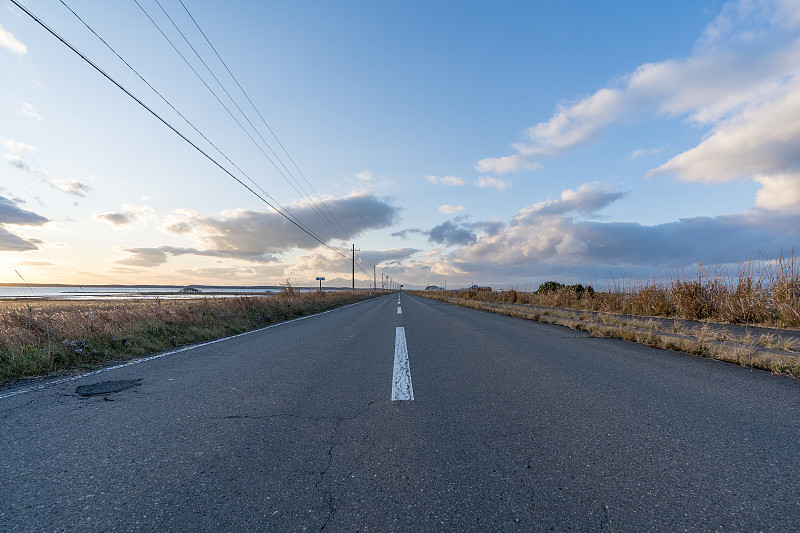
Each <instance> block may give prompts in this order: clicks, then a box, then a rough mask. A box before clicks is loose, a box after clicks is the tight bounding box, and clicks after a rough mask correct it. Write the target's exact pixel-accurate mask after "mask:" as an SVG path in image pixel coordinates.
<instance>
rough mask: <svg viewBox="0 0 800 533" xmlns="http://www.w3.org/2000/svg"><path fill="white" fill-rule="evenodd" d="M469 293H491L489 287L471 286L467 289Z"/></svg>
mask: <svg viewBox="0 0 800 533" xmlns="http://www.w3.org/2000/svg"><path fill="white" fill-rule="evenodd" d="M469 290H471V291H478V292H492V288H491V287H478V286H477V285H473V286H472V287H470V288H469Z"/></svg>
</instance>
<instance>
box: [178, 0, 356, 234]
mask: <svg viewBox="0 0 800 533" xmlns="http://www.w3.org/2000/svg"><path fill="white" fill-rule="evenodd" d="M178 1H179V2H180V4H181V5H182V6H183V9H184V10H185V11H186V14H187V15H189V18H190V19H192V22H193V23H194V25H195V26H196V27H197V29H198V31H199V32H200V34H201V35H202V36H203V38H204V39H205V40H206V42H207V43H208V46H210V47H211V49H212V50H213V51H214V54H216V56H217V59H219V61H220V63H222V65H223V66H224V67H225V70H227V71H228V74H229V75H230V77H231V78H232V79H233V81H234V83H236V85H237V87H239V90H240V91H242V94H243V95H244V97H245V98H246V99H247V101H248V102H249V103H250V106H251V107H252V108H253V110H254V111H255V112H256V114H257V115H258V117H259V118H260V119H261V122H263V123H264V126H266V127H267V130H269V132H270V134H271V135H272V137H273V138H274V139H275V141H276V142H277V143H278V145H279V146H280V147H281V149H282V150H283V153H285V154H286V157H288V158H289V161H291V162H292V164H293V165H294V168H296V169H297V171H298V172H299V173H300V175H301V176H302V177H303V180H305V182H306V183H307V184H308V186H309V187H310V188H311V190H312V191H313V192H314V194H315V195H316V196H317V198H319V201H320V203H321V204H322V206H323V207H324V208H325V210H326V211H327V212H328V213H329V214H330V216H331V218H333V220H334V221H335V222H336V224H337V225H338V226H339V228H341V230H342V231H344V233H345V235H346V236H347V238H348V239H349V238H350V234H349V233H347V230H346V229H345V228H344V226H342V224H341V223H340V222H339V220H338V219H337V218H336V216H335V215H334V214H333V212H331V210H330V209H328V206H327V205H326V204H325V201H324V200H323V199H322V198H321V197H320V195H319V193H318V192H317V191H316V189H314V186H313V185H312V184H311V182H310V181H308V178H307V177H306V175H305V174H304V173H303V171H302V170H301V169H300V167H299V166H298V165H297V163H296V162H295V160H294V158H293V157H292V156H291V154H290V153H289V152H288V150H286V147H285V146H283V143H282V142H281V141H280V139H278V136H277V135H276V134H275V132H274V131H272V128H271V127H270V126H269V124H268V123H267V121H266V119H265V118H264V116H263V115H262V114H261V112H260V111H259V110H258V108H257V107H256V105H255V104H254V103H253V101H252V100H251V99H250V96H249V95H248V94H247V91H245V90H244V87H242V85H241V84H240V83H239V80H238V79H237V78H236V76H235V75H234V74H233V72H231V69H230V68H228V64H227V63H225V60H224V59H222V56H220V55H219V52H217V49H216V48H215V47H214V45H213V44H211V40H210V39H209V38H208V36H207V35H206V33H205V32H204V31H203V29H202V28H201V27H200V25H199V24H198V23H197V20H195V18H194V17H193V16H192V14H191V13H190V12H189V9H188V8H187V7H186V4H184V3H183V0H178ZM228 96H230V95H228ZM237 107H238V106H237ZM240 111H241V109H240ZM254 129H255V127H254ZM264 142H265V143H266V141H264Z"/></svg>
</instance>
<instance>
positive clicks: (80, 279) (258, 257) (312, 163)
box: [0, 0, 800, 288]
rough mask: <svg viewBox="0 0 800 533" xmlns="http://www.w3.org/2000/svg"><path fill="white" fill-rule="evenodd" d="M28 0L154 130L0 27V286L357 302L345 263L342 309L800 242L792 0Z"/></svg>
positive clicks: (685, 263)
mask: <svg viewBox="0 0 800 533" xmlns="http://www.w3.org/2000/svg"><path fill="white" fill-rule="evenodd" d="M19 2H20V3H21V4H23V5H24V6H25V7H27V8H28V9H29V10H30V11H31V12H32V13H33V14H34V15H35V16H37V17H38V18H39V19H40V20H41V21H42V22H44V23H45V24H46V25H47V26H49V27H50V28H52V30H53V31H55V32H56V33H58V34H59V35H61V37H63V38H64V40H66V41H67V42H68V43H70V44H71V45H72V46H73V47H74V48H75V49H77V50H78V51H80V52H81V53H82V54H83V55H84V56H85V57H86V58H87V59H88V60H90V61H91V62H93V63H95V64H96V65H97V66H98V67H100V69H102V70H103V71H104V72H105V73H106V74H107V75H108V76H110V77H111V78H112V79H113V80H115V81H116V82H117V83H119V85H121V86H122V87H124V88H125V89H126V90H127V91H128V92H130V93H131V94H132V95H133V96H135V97H136V98H137V99H138V100H139V101H140V102H141V103H142V104H144V105H146V106H147V107H148V108H150V109H151V110H152V113H151V112H150V111H148V110H147V109H145V107H143V106H142V105H140V103H137V102H136V101H135V100H134V99H133V98H131V96H129V95H128V94H126V93H125V92H123V91H122V90H121V89H120V88H119V87H118V86H116V85H115V84H114V83H112V82H111V81H109V79H107V78H106V77H104V76H103V75H101V74H100V73H99V72H98V71H97V70H95V69H94V68H93V67H92V66H91V65H89V64H88V63H87V62H86V61H85V60H84V59H82V58H81V57H79V56H78V55H77V54H75V53H74V52H73V51H72V50H70V49H69V48H67V46H65V45H64V44H63V43H62V42H60V41H59V40H58V39H56V38H55V37H54V36H53V35H51V34H50V33H48V31H47V30H45V29H44V28H43V27H42V26H40V25H39V24H38V23H37V22H36V21H34V20H33V19H32V18H30V17H29V16H28V15H27V14H26V13H25V12H23V11H22V10H21V9H20V8H19V7H17V6H15V5H14V4H13V3H12V2H10V1H4V2H3V4H2V5H0V282H4V283H13V282H20V281H21V280H20V277H22V278H24V280H25V281H26V282H28V283H64V284H82V285H84V284H86V285H88V284H111V283H113V284H169V285H188V284H206V285H275V284H277V283H280V282H283V281H285V280H287V279H289V280H291V282H292V283H293V284H296V285H316V283H317V282H316V281H315V278H316V277H325V282H324V285H329V286H348V285H349V284H350V276H351V268H352V263H351V249H352V246H353V245H355V248H356V249H357V252H356V259H357V263H358V264H357V268H356V284H357V286H359V287H366V286H369V285H370V284H371V283H372V281H373V273H374V274H375V277H376V278H377V281H378V284H379V285H380V282H381V277H382V276H386V277H391V278H392V280H394V281H396V282H398V283H402V284H404V286H405V287H406V288H412V287H425V286H427V285H439V286H444V285H445V284H446V285H447V287H448V288H457V287H463V286H468V285H472V284H478V285H489V286H493V287H496V288H504V287H519V288H527V287H531V288H536V287H537V286H538V284H540V283H542V282H544V281H547V280H556V281H561V282H564V283H584V284H586V283H589V284H594V285H597V286H602V284H603V283H607V282H608V280H619V279H640V278H652V277H661V276H667V275H669V273H671V272H675V271H676V270H681V269H691V268H693V267H696V266H697V265H699V264H705V265H735V264H738V263H740V262H742V261H747V260H749V259H751V258H775V257H777V256H778V255H779V254H781V253H783V254H785V255H789V254H791V253H792V250H793V249H794V248H795V247H796V246H798V245H800V0H773V1H767V0H763V1H760V0H741V1H732V2H723V1H710V0H691V1H689V0H686V1H684V0H679V1H676V2H629V1H617V2H594V1H577V0H565V1H563V2H530V1H519V2H515V1H508V2H469V1H468V2H462V1H452V2H450V1H437V2H430V1H408V2H391V3H390V2H373V1H337V2H327V1H324V2H323V1H303V0H299V1H293V2H272V1H265V2H241V1H235V0H234V1H231V2H207V1H199V0H183V1H181V0H158V1H156V0H130V1H127V0H125V1H122V2H96V1H95V2H92V1H84V0H64V1H63V2H62V1H60V0H59V1H56V0H19ZM101 39H102V40H101ZM103 41H105V43H107V45H108V46H106V44H104V42H103ZM187 43H191V47H190V46H189V44H187ZM178 52H180V54H182V55H183V57H181V55H180V54H179V53H178ZM199 58H202V62H201V60H200V59H199ZM156 115H157V116H156ZM159 117H160V118H159ZM168 125H169V126H168ZM171 128H174V130H177V131H178V132H179V133H180V134H181V135H182V136H183V138H182V137H181V136H179V135H178V134H176V132H175V131H173V129H171ZM187 139H188V140H189V141H191V142H192V143H193V144H194V145H195V147H196V148H195V147H193V146H192V145H190V144H189V143H188V142H187ZM198 149H199V150H202V152H201V151H199V150H198ZM204 154H205V155H204ZM245 186H246V187H245ZM270 206H273V207H275V208H277V211H276V209H273V207H270ZM292 221H293V222H292ZM373 267H374V268H373Z"/></svg>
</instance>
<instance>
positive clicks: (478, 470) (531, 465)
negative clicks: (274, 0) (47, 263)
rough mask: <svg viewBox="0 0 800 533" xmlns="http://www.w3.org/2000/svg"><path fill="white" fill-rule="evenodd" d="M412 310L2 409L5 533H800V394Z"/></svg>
mask: <svg viewBox="0 0 800 533" xmlns="http://www.w3.org/2000/svg"><path fill="white" fill-rule="evenodd" d="M397 298H398V297H397V296H396V295H389V296H385V297H381V298H379V299H376V300H371V301H368V302H364V303H361V304H357V305H353V306H350V307H347V308H344V309H340V310H336V311H333V312H329V313H326V314H323V315H319V316H316V317H311V318H307V319H304V320H300V321H296V322H291V323H288V324H284V325H281V326H278V327H273V328H270V329H267V330H264V331H260V332H257V333H252V334H249V335H244V336H240V337H237V338H233V339H229V340H225V341H222V342H218V343H214V344H210V345H207V346H202V347H198V348H195V349H192V350H187V351H183V352H180V353H175V354H172V355H168V356H165V357H162V358H159V359H154V360H151V361H148V362H144V363H141V364H137V365H132V366H127V367H124V368H119V369H115V370H110V371H107V372H103V373H99V374H95V375H92V376H88V377H85V378H82V379H78V380H75V381H70V382H66V383H60V384H55V385H51V386H47V387H44V388H41V389H39V390H32V391H28V392H23V393H19V394H14V392H15V389H13V388H6V389H2V390H0V531H36V532H40V531H48V532H54V531H103V532H106V531H159V532H160V531H209V532H210V531H214V532H217V531H321V530H322V531H396V532H403V531H567V530H577V531H637V532H638V531H726V532H728V531H797V530H798V528H800V490H799V489H800V381H798V380H792V379H790V378H785V377H780V376H774V375H771V374H768V373H766V372H762V371H755V370H749V369H746V368H742V367H739V366H735V365H731V364H726V363H722V362H718V361H712V360H707V359H699V358H695V357H692V356H689V355H685V354H681V353H673V352H669V351H664V350H655V349H652V348H648V347H643V346H639V345H636V344H632V343H626V342H623V341H619V340H612V339H593V338H588V337H586V336H585V334H583V333H581V332H577V331H573V330H569V329H566V328H561V327H558V326H551V325H547V324H541V323H536V322H530V321H524V320H520V319H515V318H509V317H505V316H500V315H494V314H490V313H484V312H480V311H475V310H471V309H466V308H462V307H455V306H449V305H447V304H443V303H439V302H434V301H430V300H425V299H422V298H416V297H411V296H409V295H406V294H403V295H402V296H401V297H400V299H401V307H402V313H400V312H398V310H397V308H398V305H397ZM398 328H403V330H402V331H403V333H404V336H405V340H406V342H405V346H406V349H407V355H408V359H407V365H406V366H405V367H403V365H402V364H401V365H400V372H401V375H400V376H399V378H398V376H396V375H394V372H393V370H394V369H395V368H396V367H397V366H398V365H397V364H396V362H395V359H396V357H395V356H396V352H398V353H399V351H398V350H399V349H398V345H399V342H398ZM408 370H410V380H409V382H408V383H407V384H405V383H404V381H403V380H405V379H407V378H408V377H409V376H408V375H409V372H408ZM398 380H399V381H398ZM109 382H113V383H109ZM398 383H399V384H400V385H399V386H400V388H401V389H402V390H401V391H400V392H402V393H407V392H410V391H411V390H412V388H413V400H400V401H392V400H391V397H392V394H393V393H396V392H398V390H399V389H397V387H398ZM96 384H104V386H106V387H108V388H111V389H114V388H115V387H116V388H123V387H127V388H124V390H120V391H119V392H106V393H103V391H102V390H98V389H96V388H95V389H94V390H93V388H92V387H91V386H92V385H96ZM406 385H407V386H406ZM403 387H405V388H403ZM10 394H13V395H10Z"/></svg>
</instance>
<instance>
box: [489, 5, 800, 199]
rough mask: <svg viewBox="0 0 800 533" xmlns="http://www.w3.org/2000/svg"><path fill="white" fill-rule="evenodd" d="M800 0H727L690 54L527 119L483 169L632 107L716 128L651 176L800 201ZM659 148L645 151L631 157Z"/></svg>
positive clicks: (579, 135) (576, 138)
mask: <svg viewBox="0 0 800 533" xmlns="http://www.w3.org/2000/svg"><path fill="white" fill-rule="evenodd" d="M798 13H800V2H798V1H797V0H774V1H769V0H761V1H758V0H741V1H738V2H731V3H729V4H726V6H725V7H724V9H723V10H722V13H721V14H720V15H719V16H718V17H717V18H716V19H715V20H714V22H712V23H711V24H709V26H708V27H707V28H706V30H705V32H704V33H703V35H702V36H701V37H700V39H699V40H698V42H697V44H696V46H695V49H694V51H693V52H692V54H691V55H690V56H688V57H686V58H680V59H670V60H667V61H662V62H659V63H646V64H643V65H641V66H639V67H638V68H637V69H636V70H634V71H633V72H632V73H630V74H628V75H625V76H622V77H619V78H617V79H616V80H615V81H614V82H613V83H612V84H610V85H609V86H608V87H605V88H602V89H600V90H598V91H597V92H595V93H594V94H591V95H589V96H587V97H585V98H582V99H579V100H577V101H576V102H573V103H567V104H563V105H561V106H558V108H557V109H556V111H555V113H554V114H553V115H552V116H551V117H550V118H549V119H548V120H547V121H545V122H541V123H539V124H536V125H534V126H532V127H531V128H528V129H527V130H526V132H525V140H524V142H521V143H516V144H513V145H512V146H513V147H514V149H515V150H516V153H514V154H512V155H509V156H505V157H500V158H490V159H484V160H481V161H480V162H479V163H478V166H477V167H476V168H478V169H481V170H487V171H492V172H495V173H505V172H517V171H520V170H523V169H525V168H526V166H527V165H535V164H537V162H536V160H537V159H538V158H540V157H543V156H552V155H554V154H559V153H562V152H564V151H566V150H569V149H572V148H575V147H577V146H580V145H581V144H583V143H586V142H588V141H590V140H592V139H594V138H595V137H597V135H598V133H599V132H600V131H602V130H603V129H604V128H606V127H608V126H609V125H611V124H613V123H615V122H618V121H620V120H621V119H624V118H627V117H631V116H634V115H637V116H640V115H650V116H653V117H661V118H682V119H684V120H686V121H687V122H689V123H690V124H692V125H694V126H697V127H700V128H708V134H707V135H706V136H705V137H704V138H703V139H702V140H701V141H699V143H698V144H697V145H696V146H695V147H694V148H691V149H689V150H686V151H685V152H683V153H682V154H678V155H676V156H674V157H673V158H672V159H670V160H669V161H668V162H667V163H665V164H663V165H661V166H659V167H658V168H656V169H654V170H652V171H651V172H650V173H649V175H656V174H673V175H676V176H678V177H679V178H680V179H683V180H690V181H707V182H723V181H730V180H734V179H745V180H752V181H755V182H757V183H760V184H761V185H762V186H763V187H764V189H762V190H761V191H759V193H758V194H757V197H756V199H755V205H756V206H758V207H763V208H767V209H780V210H786V209H797V210H800V201H795V200H791V199H793V198H796V197H797V196H796V194H795V192H796V190H797V189H798V188H800V155H798V154H800V151H798V150H797V146H800V33H799V32H798V29H799V28H800V15H799V14H798ZM651 153H653V152H649V151H641V150H637V151H635V152H633V153H632V154H631V157H641V156H643V155H647V154H651Z"/></svg>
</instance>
